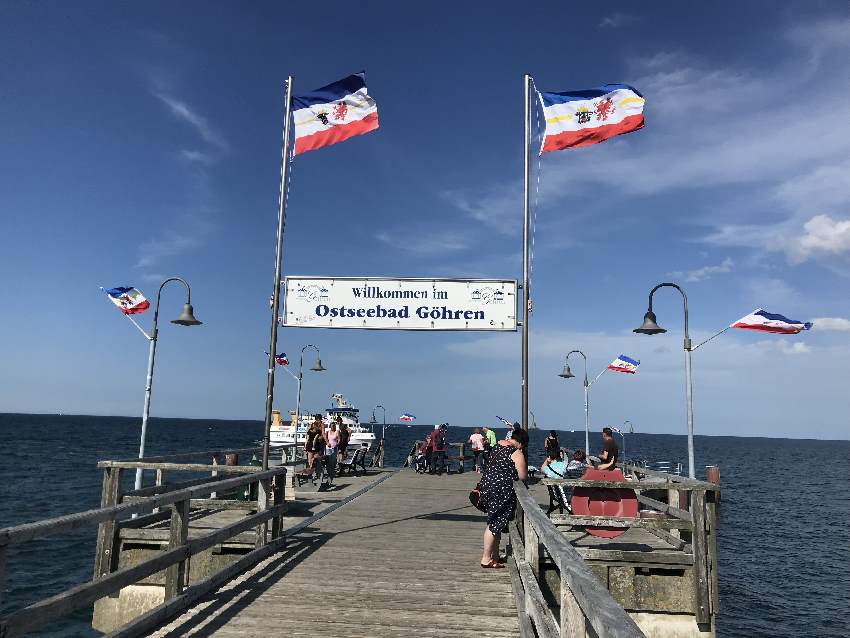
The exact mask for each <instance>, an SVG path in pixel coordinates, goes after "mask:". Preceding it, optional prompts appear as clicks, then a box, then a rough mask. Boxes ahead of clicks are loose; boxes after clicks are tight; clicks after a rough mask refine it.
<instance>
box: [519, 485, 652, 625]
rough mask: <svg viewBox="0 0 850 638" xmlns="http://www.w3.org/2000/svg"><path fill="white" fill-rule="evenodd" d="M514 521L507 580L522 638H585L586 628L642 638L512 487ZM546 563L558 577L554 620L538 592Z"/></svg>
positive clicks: (527, 498) (523, 491)
mask: <svg viewBox="0 0 850 638" xmlns="http://www.w3.org/2000/svg"><path fill="white" fill-rule="evenodd" d="M514 491H515V492H516V495H517V505H518V507H517V516H516V518H515V519H514V521H513V522H512V523H511V524H510V538H511V548H512V550H511V551H512V552H513V560H514V563H513V564H511V578H512V580H513V588H514V592H515V593H516V594H517V607H518V611H519V615H520V633H521V635H522V637H523V638H532V637H534V636H537V637H538V638H556V637H557V638H579V637H580V638H584V636H585V635H586V627H587V626H590V627H592V628H593V631H594V632H596V635H597V636H599V638H607V637H610V638H645V636H644V633H643V632H642V631H641V630H640V628H639V627H638V626H637V625H636V624H635V622H634V620H632V618H631V616H629V614H628V613H627V612H626V610H625V609H623V608H622V607H621V606H620V604H619V603H618V602H617V601H616V600H614V598H613V597H612V596H611V594H610V593H609V592H608V590H607V589H606V588H605V587H604V585H603V584H602V583H601V582H600V581H599V579H598V578H597V577H596V575H595V574H594V573H593V572H592V571H591V570H590V568H589V567H588V566H587V563H585V561H584V559H583V558H582V557H581V556H580V555H579V554H578V552H577V551H576V549H575V548H574V547H573V546H572V545H570V543H569V541H568V540H567V539H566V538H565V537H564V536H563V535H562V534H561V532H560V531H559V530H558V528H557V527H556V526H555V524H554V523H553V522H552V521H551V520H549V519H548V518H547V517H546V515H545V514H544V513H543V512H542V511H541V509H540V506H539V505H538V503H537V501H536V500H535V499H534V497H533V496H532V495H531V494H530V493H529V492H528V488H526V486H525V485H524V484H523V483H522V482H520V481H516V482H514ZM544 556H546V557H548V558H549V559H551V561H552V563H554V565H555V567H556V568H557V570H558V573H559V575H560V592H559V593H560V596H559V603H560V604H559V605H558V616H557V617H556V616H555V615H554V614H553V612H552V610H551V609H550V607H549V604H548V603H547V602H546V599H545V598H544V595H543V592H542V590H541V586H540V578H541V572H540V565H541V560H542V559H543V558H544Z"/></svg>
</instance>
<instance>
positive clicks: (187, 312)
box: [136, 277, 201, 490]
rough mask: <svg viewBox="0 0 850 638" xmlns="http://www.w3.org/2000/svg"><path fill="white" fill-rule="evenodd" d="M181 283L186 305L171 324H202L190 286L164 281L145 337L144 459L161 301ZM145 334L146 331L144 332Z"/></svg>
mask: <svg viewBox="0 0 850 638" xmlns="http://www.w3.org/2000/svg"><path fill="white" fill-rule="evenodd" d="M172 281H179V282H180V283H182V284H183V285H184V286H185V287H186V303H184V304H183V312H181V313H180V316H179V317H177V319H172V320H171V323H176V324H177V325H178V326H199V325H201V322H200V321H198V320H197V319H195V314H194V310H193V308H192V292H191V290H190V288H189V284H188V283H187V282H186V280H185V279H181V278H180V277H169V278H168V279H166V280H165V281H163V282H162V283H161V284H160V285H159V290H157V292H156V306H155V308H154V312H153V328H152V329H151V333H150V335H147V334H146V335H145V336H146V337H147V338H148V341H149V342H150V347H149V350H148V376H147V381H146V383H145V407H144V408H143V410H142V436H141V441H140V442H139V458H140V459H141V458H144V456H145V437H146V436H147V431H148V416H149V414H150V408H151V388H152V387H153V364H154V359H155V357H156V342H157V337H158V336H159V331H158V330H157V321H158V319H159V299H160V296H161V295H162V289H163V287H164V286H165V284H167V283H169V282H172ZM143 332H144V331H143ZM141 488H142V468H140V467H139V468H136V489H137V490H139V489H141Z"/></svg>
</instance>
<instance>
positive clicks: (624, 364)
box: [608, 354, 640, 374]
mask: <svg viewBox="0 0 850 638" xmlns="http://www.w3.org/2000/svg"><path fill="white" fill-rule="evenodd" d="M639 365H640V361H638V360H637V359H632V358H631V357H627V356H626V355H624V354H621V355H620V356H619V357H617V358H616V359H614V360H613V361H612V362H611V363H609V364H608V369H609V370H613V371H614V372H625V373H626V374H634V373H635V372H637V367H638V366H639Z"/></svg>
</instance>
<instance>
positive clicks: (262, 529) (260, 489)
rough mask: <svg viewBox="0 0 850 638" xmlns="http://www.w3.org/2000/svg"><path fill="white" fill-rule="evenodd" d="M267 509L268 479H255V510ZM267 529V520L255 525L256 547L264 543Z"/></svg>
mask: <svg viewBox="0 0 850 638" xmlns="http://www.w3.org/2000/svg"><path fill="white" fill-rule="evenodd" d="M267 509H269V479H267V478H265V479H261V480H259V481H257V511H258V512H265V511H266V510H267ZM268 529H269V522H268V521H263V522H262V523H260V524H259V525H257V540H256V542H255V543H254V546H255V547H256V548H257V549H259V548H261V547H263V546H264V545H265V544H266V534H267V532H268Z"/></svg>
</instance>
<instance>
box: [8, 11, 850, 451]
mask: <svg viewBox="0 0 850 638" xmlns="http://www.w3.org/2000/svg"><path fill="white" fill-rule="evenodd" d="M449 7H450V10H449V11H447V8H449ZM848 43H850V10H848V7H847V5H846V4H843V3H835V2H815V1H807V2H786V3H781V4H776V5H774V6H773V8H772V10H771V11H769V12H766V11H764V5H763V3H760V2H746V3H741V2H717V3H710V4H705V3H703V4H702V5H699V6H697V5H691V4H686V3H678V2H655V3H651V4H650V5H648V6H646V7H638V6H637V5H635V4H634V3H616V2H609V3H605V5H604V7H597V6H595V5H593V4H592V3H577V2H569V3H567V2H562V3H538V4H533V5H527V4H526V5H524V6H520V5H519V4H517V3H490V4H489V5H488V8H487V10H486V11H483V10H482V9H481V6H480V5H479V4H478V3H453V4H451V5H448V4H443V3H419V4H417V5H416V6H415V9H414V8H413V5H410V4H408V3H398V2H372V3H367V4H366V5H364V4H362V3H361V4H352V3H341V2H326V3H320V4H315V3H314V4H308V5H297V6H290V7H287V8H286V9H285V10H284V8H283V5H282V4H281V3H275V2H268V3H260V2H258V3H251V4H237V3H200V2H181V3H179V4H177V5H175V4H173V3H163V2H153V3H147V4H145V5H144V6H142V5H137V6H132V5H128V4H124V3H121V4H116V3H112V2H104V3H96V2H89V3H83V4H78V5H76V6H75V7H74V8H60V7H59V5H56V4H55V3H54V4H50V3H30V2H5V3H3V4H2V5H0V59H1V60H3V63H2V65H0V122H2V132H3V134H2V145H0V194H2V196H1V197H2V198H1V199H0V206H2V209H0V216H2V217H1V218H2V232H1V233H0V285H1V286H2V291H3V296H2V312H0V329H1V330H0V331H1V332H2V335H3V337H2V340H0V360H2V364H0V411H21V412H48V413H49V412H60V411H61V412H65V413H87V414H121V415H133V414H138V413H139V412H140V411H141V405H142V393H143V382H144V372H145V363H146V352H147V342H146V341H145V340H144V338H143V337H142V336H141V335H140V334H139V333H138V332H137V331H136V330H135V329H134V328H133V327H132V326H131V325H130V324H129V322H128V321H126V320H125V319H124V318H122V317H121V316H120V314H119V313H117V312H116V311H115V309H114V308H112V307H111V305H110V304H109V303H108V302H107V301H106V300H105V298H104V297H103V295H102V294H101V293H100V292H99V290H98V286H101V285H103V286H116V285H135V286H137V287H139V288H140V289H141V290H142V291H143V292H145V293H146V294H147V295H148V296H149V297H153V296H154V295H155V292H156V287H157V285H158V282H159V281H161V280H162V278H163V277H165V276H169V275H173V274H176V275H181V276H183V277H185V278H186V279H188V280H189V282H190V283H191V285H192V290H193V302H194V305H195V310H196V313H197V316H198V317H199V318H200V319H202V320H203V321H204V322H205V323H204V325H203V326H202V327H199V328H191V329H189V328H181V327H178V326H173V325H171V324H169V323H167V322H166V323H165V324H163V326H162V329H161V332H160V343H159V349H158V353H157V371H156V379H155V384H154V391H153V403H152V414H153V415H154V416H157V415H159V416H192V417H218V418H258V419H259V418H262V413H263V401H264V391H265V360H264V357H263V350H264V349H265V347H266V344H267V341H268V322H269V312H268V298H269V295H270V292H271V286H272V283H273V282H272V279H273V277H272V274H273V262H274V234H275V219H276V204H277V189H278V174H279V157H280V147H279V145H280V134H281V126H282V99H283V82H284V80H285V78H286V76H287V75H288V74H292V75H293V76H294V77H295V91H296V93H297V92H299V91H307V90H311V89H315V88H318V87H319V86H322V85H324V84H327V83H329V82H332V81H334V80H336V79H339V78H341V77H343V76H345V75H348V74H349V73H352V72H355V71H358V70H361V69H366V72H367V76H366V77H367V82H368V85H369V90H370V93H371V94H372V95H374V96H375V98H376V100H377V103H378V109H379V115H380V126H381V127H380V129H379V130H378V131H377V132H375V133H372V134H369V135H366V136H363V137H359V138H356V139H353V140H350V141H348V142H345V143H343V144H339V145H337V146H334V147H331V148H327V149H322V150H320V151H316V152H311V153H308V154H305V155H303V156H299V157H298V158H297V159H296V161H295V162H294V164H293V174H292V190H291V194H290V199H289V211H288V213H289V214H288V220H287V226H286V241H285V246H284V272H285V273H287V274H300V275H337V276H342V275H350V276H362V275H374V276H413V277H432V276H439V277H442V276H446V277H464V276H471V277H479V276H486V277H499V278H501V277H505V278H513V277H516V278H519V277H520V276H521V175H522V173H521V171H522V152H521V151H522V146H521V145H522V124H523V123H522V74H523V73H524V72H526V71H527V72H529V73H531V74H532V75H533V76H534V77H535V80H536V83H537V86H538V87H539V88H540V89H541V90H547V91H561V90H567V89H579V88H589V87H593V86H597V85H599V84H603V83H607V82H620V81H623V82H628V83H630V84H633V85H634V86H636V87H637V88H638V89H639V90H640V91H641V92H642V93H643V94H644V95H645V97H646V100H647V105H646V119H647V125H646V128H645V129H644V130H642V131H639V132H637V133H634V134H632V135H628V136H623V137H620V138H617V139H616V140H614V141H610V142H606V143H605V144H602V145H599V146H596V147H591V148H585V149H578V150H574V151H565V152H561V153H552V154H548V155H546V156H545V157H543V158H542V159H541V162H540V165H539V170H540V171H541V173H540V174H541V181H540V188H539V191H538V190H535V192H534V193H533V197H534V199H535V201H536V202H537V206H536V210H537V215H536V220H537V221H536V228H535V233H534V238H535V249H534V265H533V268H534V270H533V283H532V290H533V298H534V304H535V306H534V314H533V316H532V322H531V324H530V325H531V330H532V333H531V344H532V345H531V353H532V360H531V406H532V409H533V410H534V411H535V414H536V417H537V421H538V423H539V424H540V425H541V426H543V427H558V428H576V429H578V428H579V427H581V425H582V402H581V386H580V383H579V382H577V381H576V380H574V381H571V382H565V381H563V380H562V379H560V378H558V377H557V373H558V372H559V371H560V367H561V365H562V362H563V356H564V354H565V353H566V352H567V351H568V350H571V349H573V348H581V349H582V350H584V351H585V352H586V353H587V354H588V356H589V358H590V367H591V372H593V371H598V370H601V369H602V367H603V366H604V365H605V364H607V363H608V362H609V361H610V360H612V359H613V358H614V357H615V356H616V355H618V354H620V353H621V352H622V353H625V354H628V355H630V356H633V357H635V358H638V359H640V360H641V361H642V366H641V369H640V371H639V373H638V374H637V375H635V376H634V377H631V376H626V375H614V374H610V375H605V376H604V377H602V379H600V381H599V383H598V384H597V385H596V386H594V387H593V388H592V390H591V422H592V426H593V427H594V428H598V427H601V426H602V425H605V424H613V425H617V424H619V423H622V422H623V420H625V419H629V420H631V421H632V422H633V423H634V424H635V425H636V427H637V428H638V429H639V430H642V431H646V432H675V433H683V432H684V429H685V407H684V382H683V355H682V351H681V328H682V312H681V300H680V299H679V298H678V297H677V296H675V295H674V294H673V293H672V292H671V291H661V292H660V293H659V294H658V295H657V296H656V304H655V306H656V311H657V313H658V317H659V322H660V323H662V324H663V325H664V326H665V327H667V328H668V329H669V331H670V332H669V333H668V334H666V335H663V336H656V337H651V338H650V337H644V336H639V335H633V334H632V333H631V329H632V328H634V327H636V326H637V325H638V324H639V323H640V321H641V318H642V316H643V312H644V311H645V309H646V296H647V293H648V291H649V289H650V288H651V287H652V286H653V285H654V284H656V283H658V282H660V281H664V280H670V279H672V280H675V281H678V282H679V283H681V284H682V285H683V286H685V288H686V290H687V291H688V294H689V300H690V307H691V331H692V334H693V336H694V339H695V341H698V340H701V338H705V337H707V336H709V335H710V334H711V333H713V332H715V331H716V330H718V329H720V328H721V327H723V326H724V325H726V324H728V323H730V322H731V321H733V320H735V319H737V318H739V317H740V316H742V315H744V314H746V313H748V312H750V311H751V310H753V309H754V308H756V307H758V306H764V307H765V308H768V309H769V310H771V311H773V312H780V313H783V314H786V315H788V316H790V317H793V318H797V319H801V320H812V319H813V320H815V323H816V327H815V329H813V330H812V331H811V332H810V333H807V334H804V335H800V336H794V337H779V336H777V337H769V336H768V337H766V336H763V335H759V334H756V333H749V332H743V331H736V332H735V334H731V333H726V334H725V335H723V336H722V337H720V338H718V339H716V340H714V341H712V342H711V343H710V344H708V345H706V346H705V347H704V348H701V349H700V350H698V351H697V352H696V353H695V354H694V402H695V403H694V410H695V429H696V431H697V433H701V434H738V435H766V436H792V437H818V438H848V437H850V424H848V412H850V410H848V407H850V405H848V398H847V388H848V387H850V365H848V361H850V320H848V318H850V295H848V291H850V207H848V203H850V180H848V177H847V176H848V174H850V173H849V172H850V159H848V158H850V129H848V105H850V89H848V85H847V82H846V78H847V74H848V71H850V63H848V59H850V58H848V46H850V45H848ZM535 169H537V167H535ZM181 303H182V291H181V290H180V289H179V288H177V287H174V288H167V289H166V291H165V293H164V295H163V310H162V317H163V319H169V318H171V315H174V316H176V315H177V314H178V313H179V310H180V304H181ZM142 320H143V322H144V323H145V325H147V324H148V322H149V321H150V316H149V315H145V316H143V319H142ZM819 320H820V321H819ZM280 343H281V347H280V350H284V351H286V352H287V353H289V355H290V358H292V359H295V360H296V361H295V363H297V356H295V355H296V353H297V351H298V350H299V349H300V348H301V346H302V345H304V344H306V343H315V344H317V345H319V346H320V347H321V349H322V356H323V361H324V363H325V365H326V366H327V368H328V371H327V372H325V373H323V374H321V375H318V374H314V373H305V374H306V375H307V376H306V377H305V382H304V399H303V400H304V404H305V407H307V408H308V409H319V408H321V407H323V406H324V405H326V403H327V398H328V397H329V396H330V394H331V393H333V392H341V393H343V394H345V395H346V396H347V397H349V398H350V399H351V400H352V401H353V402H354V403H355V404H357V405H358V406H360V407H361V408H363V409H365V410H367V411H368V408H369V407H371V406H372V405H375V404H376V403H382V404H383V405H385V406H387V408H388V411H389V413H390V415H392V416H396V415H398V414H401V413H402V412H403V411H409V412H412V413H414V414H416V415H417V416H418V417H419V421H420V422H435V421H449V422H451V423H456V424H483V423H487V422H490V423H492V422H493V416H494V415H495V414H502V415H510V416H512V417H516V416H518V412H519V400H520V378H519V353H520V341H519V334H518V333H517V334H513V333H512V334H499V335H492V334H486V333H466V334H446V333H394V332H360V331H349V330H346V331H332V330H305V329H301V330H298V329H285V330H283V331H282V332H281V339H280ZM294 391H295V384H294V382H293V381H292V379H291V378H290V377H289V376H288V375H286V374H278V381H277V390H276V397H277V400H276V405H277V407H279V408H281V409H282V410H283V411H286V410H288V409H289V408H292V407H294V394H295V392H294Z"/></svg>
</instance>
